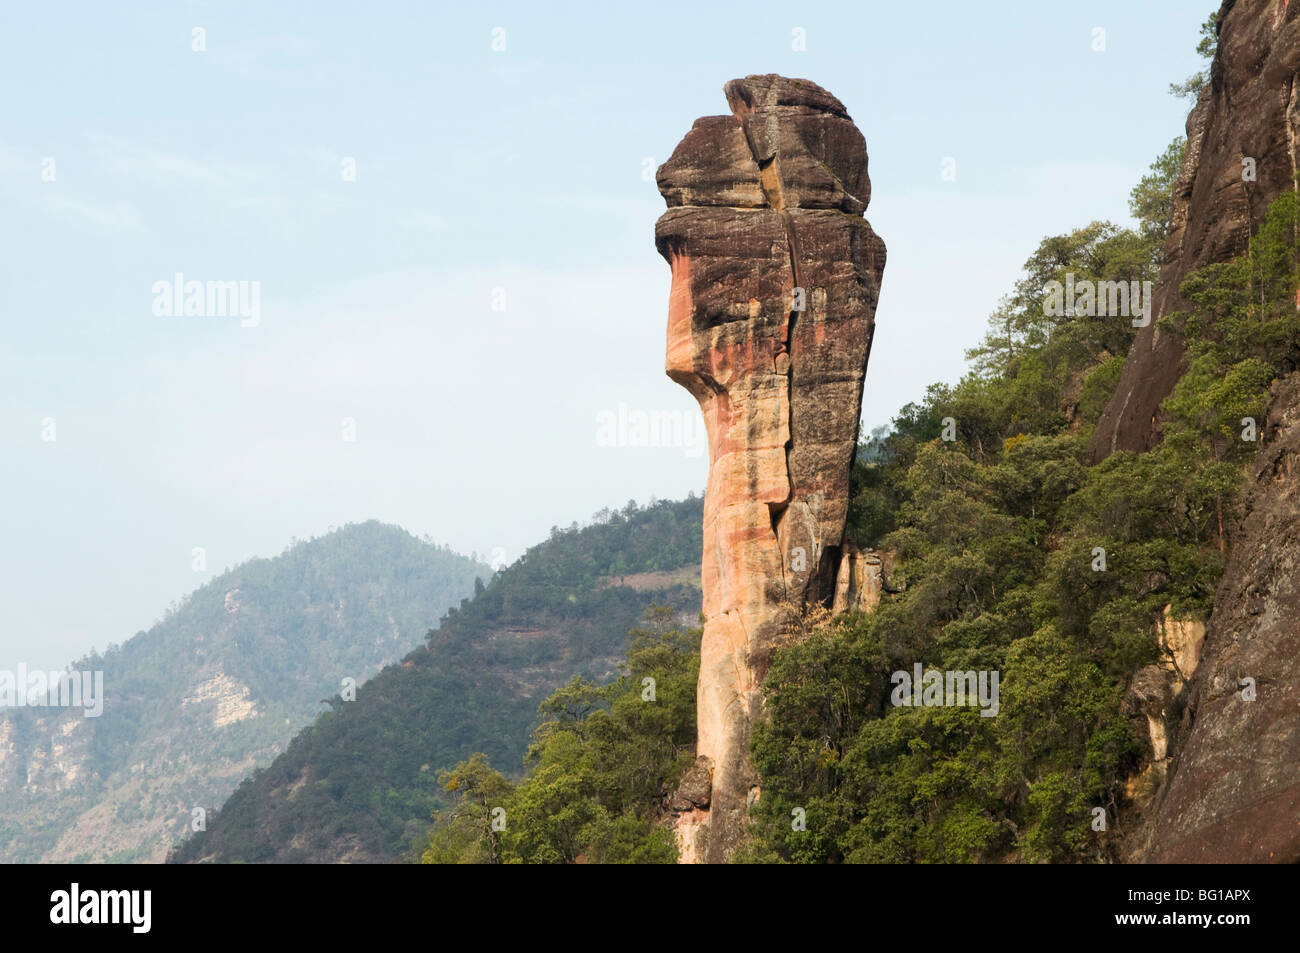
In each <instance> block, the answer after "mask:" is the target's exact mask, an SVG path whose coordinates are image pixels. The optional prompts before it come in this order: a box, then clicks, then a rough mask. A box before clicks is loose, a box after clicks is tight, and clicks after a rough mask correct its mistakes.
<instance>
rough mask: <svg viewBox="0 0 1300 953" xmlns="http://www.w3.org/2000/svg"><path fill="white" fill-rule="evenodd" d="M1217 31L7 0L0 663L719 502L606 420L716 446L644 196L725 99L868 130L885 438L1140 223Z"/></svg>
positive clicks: (1192, 13) (1070, 11) (676, 7)
mask: <svg viewBox="0 0 1300 953" xmlns="http://www.w3.org/2000/svg"><path fill="white" fill-rule="evenodd" d="M1212 5H1213V3H1212V0H1190V2H1183V0H1178V2H1173V0H1159V2H1156V0H1151V2H1135V0H1118V2H1095V0H1093V2H1089V3H1087V4H1079V3H1069V4H1067V3H1051V4H1045V3H1039V2H1025V3H1004V4H974V3H970V2H969V0H951V2H949V0H937V2H936V0H930V2H926V3H897V2H889V3H885V2H855V3H842V4H834V5H823V4H799V5H791V4H788V3H779V4H778V3H759V2H746V3H744V4H736V3H732V4H704V3H698V2H692V3H670V2H657V3H654V4H632V5H625V6H626V9H624V10H619V11H616V10H614V9H605V7H606V4H603V3H602V4H591V5H569V4H557V3H545V4H538V3H528V4H518V5H515V4H442V3H386V2H381V0H371V2H367V3H360V4H358V3H341V2H316V3H269V2H250V3H176V2H167V3H161V2H159V3H144V2H132V3H122V4H105V3H100V2H85V3H78V4H61V3H57V2H49V3H17V2H8V0H6V2H4V3H3V4H2V5H0V89H3V90H4V94H3V95H4V99H3V103H4V105H3V108H2V109H0V261H2V262H3V265H2V266H0V267H2V268H3V291H2V297H0V302H2V303H0V309H2V310H0V314H2V316H3V335H0V463H2V465H0V499H2V500H3V504H4V505H3V510H0V512H2V513H3V516H2V517H0V533H3V537H4V540H5V543H4V548H3V556H2V562H0V579H3V585H2V587H0V605H2V606H3V609H2V610H0V611H2V612H3V615H2V616H0V625H3V628H2V629H0V668H12V667H14V666H15V665H16V664H17V663H18V662H19V661H23V662H26V663H27V664H29V665H32V666H38V665H39V666H45V667H62V665H63V664H65V663H66V662H68V661H70V660H71V659H72V658H73V657H74V656H77V655H79V654H81V653H82V652H84V651H86V650H88V649H89V648H90V647H91V645H95V646H97V647H99V648H103V647H104V646H105V645H106V644H107V643H108V642H110V641H111V642H121V641H123V640H125V639H126V638H129V637H130V636H131V635H132V634H134V633H135V632H136V631H137V630H139V629H142V628H147V627H148V626H149V625H150V624H152V622H153V621H154V620H155V619H156V618H158V616H159V615H160V614H161V612H162V611H163V609H164V608H165V606H166V605H167V604H168V603H169V602H170V601H171V600H173V599H176V598H179V597H181V596H182V595H183V594H184V593H186V592H188V591H190V590H192V589H193V588H195V587H196V586H197V585H200V584H201V583H203V582H205V581H206V580H208V579H210V578H211V577H212V574H213V573H214V572H220V571H222V570H223V569H225V568H226V567H229V566H233V565H235V564H236V563H238V562H240V561H242V560H244V559H247V558H249V557H251V556H255V555H273V554H275V553H278V552H280V551H281V550H282V549H283V548H284V547H285V546H286V545H287V544H288V543H289V541H290V539H291V538H293V537H299V538H304V537H308V536H312V535H317V534H320V533H323V532H325V531H326V530H327V529H328V528H329V527H331V526H337V525H341V524H343V523H346V522H350V521H360V520H365V519H370V518H378V519H380V520H384V521H386V522H392V523H397V524H400V525H401V526H403V527H406V528H407V529H409V530H410V531H412V532H414V533H416V534H418V535H423V534H429V535H430V536H432V537H433V538H434V539H436V540H437V541H439V542H444V543H447V544H450V545H451V546H453V547H454V548H456V549H458V550H461V551H463V552H466V553H468V552H470V551H471V550H477V551H478V552H479V553H480V554H482V555H485V556H487V557H489V558H491V557H492V556H493V555H494V554H495V555H497V556H501V555H504V557H505V558H506V559H507V560H511V561H512V560H513V559H515V558H516V557H517V556H518V555H519V554H520V553H521V552H522V551H523V549H524V548H526V547H527V546H528V545H531V544H532V543H535V542H537V541H539V540H540V539H542V538H544V537H545V536H546V535H547V533H548V532H549V529H550V527H551V526H552V525H556V524H558V525H561V526H563V525H568V524H569V523H570V522H572V521H574V520H578V521H585V520H587V519H589V518H590V516H591V514H592V513H593V512H595V511H596V510H598V509H600V508H601V507H603V506H622V505H623V504H625V503H626V501H627V500H628V499H630V498H636V499H637V500H639V501H642V502H644V501H646V500H648V499H649V498H650V497H651V496H657V497H660V498H675V497H680V496H684V495H685V494H686V493H687V492H688V491H689V490H696V491H697V492H699V491H701V490H702V488H703V485H704V478H705V469H706V461H705V458H704V456H703V455H702V454H700V453H698V452H697V451H696V449H695V448H692V447H690V446H683V447H651V448H636V447H619V446H602V445H601V444H602V442H603V441H601V440H598V428H597V422H598V419H599V415H600V414H602V413H603V412H604V413H609V414H614V415H617V414H618V413H619V408H620V405H624V407H625V409H626V411H628V412H635V411H638V410H639V411H646V412H648V411H669V412H679V413H683V414H687V415H689V416H690V419H691V420H692V421H694V419H695V417H696V416H697V414H698V411H697V410H696V408H695V404H694V401H693V400H692V399H691V398H690V397H689V396H688V395H687V394H686V392H685V391H683V390H681V389H680V388H678V387H677V386H676V385H674V384H673V383H671V382H670V381H669V380H668V379H667V378H666V377H665V376H664V374H663V364H664V324H665V314H666V304H667V291H668V284H669V275H668V267H667V265H666V264H665V263H664V262H663V261H662V260H661V259H660V258H659V256H658V255H657V254H656V252H655V249H654V244H653V231H654V221H655V219H656V218H657V217H658V215H659V214H660V213H661V212H662V210H663V207H664V206H663V202H662V200H661V198H660V197H659V194H658V192H657V191H656V189H655V185H654V180H653V170H654V168H655V167H656V166H657V165H658V164H659V163H661V162H663V161H664V159H666V158H667V156H668V155H669V153H670V152H671V151H672V149H673V147H674V146H675V145H676V144H677V142H678V140H679V139H680V138H681V137H682V135H683V134H684V133H685V132H686V131H687V130H688V129H689V128H690V125H691V123H692V122H693V121H694V120H695V119H696V118H697V117H699V116H702V115H717V114H722V113H725V112H726V111H727V107H726V101H725V99H724V97H723V94H722V85H723V83H724V82H725V81H727V80H728V79H731V78H733V77H737V76H743V75H746V74H748V73H762V72H780V73H784V74H787V75H793V76H799V77H806V78H808V79H812V80H814V81H816V82H817V83H820V84H821V85H823V86H825V87H826V88H827V89H829V90H830V91H831V92H833V93H834V94H835V95H836V96H838V97H839V98H840V99H841V100H842V101H843V102H844V103H845V105H846V106H847V107H848V110H849V112H850V113H851V114H852V116H853V118H854V119H855V120H856V122H857V124H858V125H859V127H860V128H861V129H862V130H863V132H864V134H865V135H866V138H867V147H868V150H869V152H870V172H871V179H872V199H871V206H870V208H869V209H868V210H867V217H868V219H869V220H870V221H871V223H872V225H873V227H874V228H875V230H876V231H877V232H878V233H879V234H880V235H881V236H882V237H883V238H884V240H885V242H886V244H887V245H888V248H889V259H888V264H887V266H886V269H885V274H884V281H883V288H882V296H881V300H880V307H879V311H878V312H877V315H876V320H877V333H876V338H875V344H874V349H873V352H872V355H871V362H870V369H869V371H868V375H867V385H866V398H865V406H864V412H863V418H864V423H865V424H866V426H868V427H872V426H876V425H878V424H882V423H886V422H887V421H888V420H889V419H890V417H891V416H892V415H893V414H894V413H895V412H896V411H897V410H898V408H899V407H900V406H901V405H902V404H904V403H906V402H907V401H909V400H913V399H916V398H918V397H920V396H921V395H922V394H923V392H924V389H925V386H926V385H927V384H928V383H930V382H932V381H935V380H946V381H952V380H955V379H956V378H957V377H959V376H960V374H961V373H962V371H963V368H964V361H963V357H962V355H963V351H964V350H965V349H966V348H968V347H970V346H971V345H973V344H975V343H976V342H977V341H978V340H979V339H980V337H981V336H982V333H983V329H984V322H985V317H986V315H987V314H988V313H989V312H990V311H991V310H992V308H993V307H994V306H995V304H996V302H997V299H998V297H999V296H1000V295H1002V294H1003V293H1005V292H1006V291H1007V290H1009V289H1010V287H1011V285H1012V283H1013V282H1014V281H1015V280H1016V278H1017V276H1018V272H1019V269H1020V266H1021V265H1022V264H1023V262H1024V261H1025V259H1026V258H1027V257H1028V256H1029V254H1030V253H1031V252H1032V251H1033V249H1034V247H1035V246H1036V245H1037V242H1038V240H1039V239H1040V238H1041V237H1042V236H1043V235H1045V234H1048V233H1053V232H1059V231H1064V230H1068V229H1070V228H1073V227H1076V226H1079V225H1082V224H1085V223H1086V222H1088V221H1090V220H1093V219H1102V218H1109V219H1111V220H1113V221H1116V222H1127V221H1128V220H1129V219H1128V213H1127V204H1126V203H1127V195H1128V191H1129V189H1130V188H1131V187H1132V185H1133V184H1134V183H1135V182H1136V181H1137V179H1138V178H1139V177H1140V176H1141V175H1142V174H1143V173H1144V172H1145V170H1146V167H1147V165H1148V164H1149V163H1150V162H1151V161H1152V160H1153V159H1154V158H1155V156H1156V155H1157V154H1158V153H1159V152H1160V151H1161V150H1162V149H1163V148H1164V147H1165V145H1166V144H1167V143H1168V142H1169V140H1170V139H1172V138H1173V137H1174V136H1176V135H1180V134H1181V133H1182V130H1183V121H1184V116H1185V112H1186V104H1184V103H1182V102H1180V101H1178V100H1176V99H1174V98H1173V97H1171V96H1169V95H1168V93H1167V86H1168V84H1169V83H1170V82H1172V81H1175V80H1181V79H1183V78H1184V77H1185V76H1186V75H1187V74H1189V73H1191V72H1193V71H1194V70H1195V69H1197V68H1199V66H1200V62H1199V61H1198V58H1197V57H1196V54H1195V52H1194V47H1195V45H1196V41H1197V29H1198V27H1199V25H1200V23H1201V21H1202V20H1203V19H1204V18H1205V15H1206V14H1207V13H1208V12H1209V9H1210V7H1211V6H1212ZM471 7H472V8H473V9H470V8H471ZM593 8H595V9H594V10H593ZM195 28H202V31H203V32H202V33H201V34H196V33H195V32H194V31H195ZM497 28H500V30H503V31H504V32H495V33H494V30H497ZM1095 28H1101V29H1103V30H1104V31H1105V36H1104V39H1105V49H1104V51H1094V50H1093V46H1094V35H1095V34H1094V29H1095ZM797 29H798V30H801V31H802V36H803V37H804V40H805V46H806V49H805V50H803V51H797V50H795V49H793V46H794V45H795V40H796V38H797V34H796V33H795V31H796V30H797ZM200 39H201V41H202V42H201V43H200V42H199V40H200ZM494 41H495V42H496V45H498V46H500V45H502V41H504V49H503V50H494V49H493V45H494ZM195 45H203V46H205V49H203V50H197V51H196V50H195V49H194V46H195ZM945 157H952V158H954V159H955V160H956V163H957V164H956V172H957V174H956V179H955V181H951V182H949V181H943V180H941V177H940V170H941V163H942V161H943V160H944V158H945ZM50 160H52V161H50ZM349 160H351V162H349ZM351 163H354V165H353V164H351ZM351 169H355V176H354V180H349V175H348V173H349V171H350V170H351ZM178 272H179V273H181V274H182V275H183V276H184V280H186V281H191V280H198V281H214V282H215V281H244V282H250V283H251V282H257V283H259V284H258V287H259V290H260V300H259V302H258V304H259V306H260V307H259V311H258V315H257V317H258V321H257V323H256V325H255V326H252V325H253V321H252V319H251V318H244V319H242V320H241V317H240V316H239V315H238V314H235V315H227V316H215V315H205V316H197V315H190V316H188V317H187V316H184V315H183V314H182V315H179V316H167V315H166V314H159V313H157V312H158V311H159V310H162V307H163V306H162V305H159V304H158V300H159V299H158V297H157V295H156V293H155V284H156V283H158V282H171V281H172V280H173V276H174V275H175V274H176V273H178ZM247 287H248V288H249V289H250V290H251V288H252V285H251V284H250V285H248V286H247ZM250 304H251V302H250ZM494 305H495V306H496V307H494ZM502 306H504V310H501V308H502ZM247 313H248V314H250V315H251V308H250V310H249V312H247ZM246 325H248V326H246ZM345 418H347V419H349V420H351V421H353V422H354V424H353V425H354V427H355V430H354V431H348V430H347V429H346V428H347V426H348V425H347V424H345ZM349 435H351V436H354V437H355V439H352V440H348V439H345V437H346V436H349ZM51 437H53V439H49V438H51ZM195 547H202V548H203V549H204V550H205V553H206V566H207V571H195V570H194V568H193V552H194V549H195ZM431 621H432V620H431Z"/></svg>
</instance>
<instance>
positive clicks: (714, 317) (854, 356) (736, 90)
mask: <svg viewBox="0 0 1300 953" xmlns="http://www.w3.org/2000/svg"><path fill="white" fill-rule="evenodd" d="M725 92H726V97H727V102H728V105H729V106H730V107H731V110H732V113H731V115H728V116H709V117H705V118H703V119H699V120H697V121H696V123H695V124H694V126H693V127H692V128H691V131H690V132H689V133H687V135H686V137H685V138H684V139H683V140H682V141H681V143H680V144H679V145H678V147H677V149H676V150H675V151H674V152H673V155H672V157H671V158H670V159H669V160H668V162H666V163H665V164H664V165H663V166H662V167H661V168H660V169H659V174H658V184H659V191H660V192H661V193H662V194H663V196H664V199H665V200H666V202H667V204H668V207H669V208H668V211H667V212H666V213H665V214H664V215H663V216H662V217H661V218H660V219H659V222H658V224H657V225H656V227H655V244H656V247H657V248H658V249H659V252H660V254H662V255H663V256H664V258H665V259H666V260H667V261H668V264H669V265H670V267H671V269H672V286H671V291H670V297H669V308H668V356H667V365H666V369H667V372H668V375H669V376H670V377H671V378H672V379H673V380H675V381H677V382H678V383H679V384H681V385H682V386H683V387H685V388H686V389H687V390H689V391H690V392H691V393H692V394H694V395H695V397H696V399H697V400H698V401H699V403H700V408H701V410H702V411H703V414H704V421H705V426H706V429H707V431H708V434H709V462H710V465H709V480H708V487H707V491H706V495H705V504H704V559H703V570H702V578H703V588H704V614H705V626H704V637H703V643H702V646H701V659H700V682H699V693H698V706H699V712H698V719H699V743H698V748H697V753H698V755H699V760H698V761H697V764H696V767H695V769H693V771H692V772H691V774H690V775H689V784H684V786H683V791H679V793H678V800H683V798H684V800H685V801H686V802H687V803H686V804H685V805H683V806H685V807H688V808H689V809H688V810H685V811H684V812H683V813H682V814H681V815H680V817H679V822H678V831H679V834H680V836H681V841H682V848H683V857H684V859H685V860H688V861H696V860H700V861H709V862H720V861H725V860H726V859H727V858H728V857H729V856H730V853H731V851H732V850H733V849H734V847H735V846H736V844H737V842H738V840H739V839H740V837H741V835H742V834H743V828H744V821H745V816H746V811H747V807H748V804H749V803H750V801H751V800H752V799H753V798H755V797H757V796H758V789H757V778H756V776H755V775H754V772H753V770H752V768H751V767H750V765H749V759H748V748H749V738H750V729H751V726H752V724H753V721H754V719H755V718H756V717H757V716H758V714H759V709H760V705H761V693H760V685H761V682H762V678H763V675H764V674H765V671H766V668H767V665H768V662H769V660H770V656H771V652H772V650H773V648H774V647H775V646H776V645H777V644H778V643H779V642H780V640H781V639H782V637H783V636H784V635H785V634H786V633H787V632H788V628H789V623H790V620H791V619H792V618H794V616H795V615H796V614H797V613H798V612H800V611H801V610H803V609H804V608H807V607H811V606H817V605H821V606H824V607H825V608H827V609H834V610H840V609H843V608H847V607H848V606H849V605H851V604H862V603H865V602H868V601H869V600H870V599H871V598H872V596H873V593H878V591H879V586H878V584H876V583H874V582H873V581H872V580H873V579H874V578H878V572H876V573H875V574H874V575H873V573H872V570H873V569H876V570H878V561H877V562H876V563H872V562H871V561H870V559H869V558H863V557H864V554H857V553H850V552H847V551H846V547H845V546H844V538H843V537H844V522H845V518H846V516H847V510H848V502H849V471H850V468H851V466H852V461H853V455H854V451H855V447H856V441H857V429H858V419H859V416H860V413H861V405H862V383H863V378H864V376H865V374H866V367H867V355H868V352H869V351H870V348H871V337H872V332H873V330H874V315H875V309H876V301H877V298H878V296H879V288H880V277H881V273H882V271H883V269H884V265H885V246H884V243H883V242H882V241H881V240H880V238H879V237H877V236H876V234H875V233H874V232H873V231H872V230H871V226H870V225H869V224H867V222H866V220H865V219H864V218H863V217H862V216H863V212H864V211H865V209H866V206H867V202H868V200H869V198H870V192H871V186H870V180H869V179H868V177H867V152H866V143H865V142H864V140H863V137H862V134H861V133H860V132H859V131H858V129H857V127H856V126H855V125H854V124H853V121H852V120H851V119H850V118H849V115H848V113H847V112H846V110H845V108H844V106H843V104H842V103H840V101H839V100H837V99H836V98H835V97H834V96H832V95H830V94H829V93H828V92H826V91H825V90H823V89H822V88H821V87H819V86H817V85H815V84H813V83H810V82H808V81H806V80H795V79H786V78H784V77H781V76H774V75H766V76H749V77H746V78H745V79H743V80H733V81H731V82H730V83H727V85H726V87H725ZM837 590H839V593H840V596H839V598H836V594H837ZM710 774H711V784H710V783H709V781H710ZM687 788H689V789H690V790H689V792H688V791H687V790H686V789H687ZM686 795H689V796H686Z"/></svg>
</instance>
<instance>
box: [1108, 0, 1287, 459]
mask: <svg viewBox="0 0 1300 953" xmlns="http://www.w3.org/2000/svg"><path fill="white" fill-rule="evenodd" d="M1220 17H1221V20H1220V24H1219V52H1218V55H1217V56H1216V57H1215V58H1214V62H1213V64H1212V65H1211V69H1210V82H1209V84H1208V85H1207V86H1206V88H1205V89H1204V90H1203V91H1202V93H1201V96H1200V99H1199V101H1198V102H1197V104H1196V108H1195V109H1193V110H1192V112H1191V115H1189V116H1188V117H1187V151H1186V153H1185V155H1184V157H1183V165H1182V169H1181V171H1180V174H1179V176H1178V182H1177V183H1176V184H1175V186H1174V204H1173V215H1172V220H1171V229H1170V232H1169V235H1168V237H1167V238H1166V240H1165V249H1164V263H1163V264H1162V266H1161V268H1160V278H1159V281H1158V282H1157V283H1156V288H1155V300H1154V302H1153V306H1152V321H1151V323H1150V324H1149V325H1148V326H1147V327H1145V328H1143V329H1142V330H1141V331H1139V332H1138V335H1137V338H1136V339H1135V340H1134V342H1133V346H1132V348H1131V349H1130V350H1129V354H1128V359H1127V360H1126V361H1125V362H1124V370H1123V372H1122V373H1121V374H1120V379H1119V385H1118V386H1117V387H1116V389H1115V395H1114V397H1112V398H1111V401H1110V404H1109V405H1108V406H1107V408H1106V410H1105V411H1104V412H1103V413H1102V416H1101V419H1100V421H1099V422H1098V424H1097V430H1096V432H1095V434H1094V435H1093V442H1092V453H1093V458H1094V459H1095V460H1100V459H1102V458H1103V457H1105V456H1107V455H1108V454H1110V453H1113V452H1114V451H1116V450H1146V449H1149V448H1150V447H1151V446H1152V445H1153V444H1154V443H1155V441H1156V439H1157V436H1158V429H1159V420H1158V415H1159V411H1160V403H1161V401H1163V400H1164V399H1165V398H1166V397H1167V396H1169V393H1170V392H1171V391H1172V390H1173V387H1174V385H1175V384H1176V383H1177V382H1178V378H1179V376H1180V375H1181V363H1182V358H1183V349H1184V345H1183V341H1182V340H1181V339H1180V338H1179V337H1178V335H1176V334H1173V333H1171V332H1167V331H1159V330H1158V329H1157V327H1156V322H1157V321H1158V320H1159V319H1160V318H1161V317H1162V316H1163V315H1166V314H1170V313H1172V312H1175V311H1179V310H1183V309H1185V308H1186V307H1187V302H1186V301H1185V300H1184V299H1183V298H1182V296H1181V295H1179V293H1178V286H1179V285H1180V284H1181V283H1182V281H1183V279H1184V278H1186V277H1187V276H1188V274H1190V273H1191V272H1192V271H1194V270H1196V269H1197V268H1200V267H1202V266H1204V265H1207V264H1211V263H1213V262H1219V261H1226V260H1227V259H1229V258H1231V257H1233V256H1235V255H1237V254H1240V253H1241V252H1243V251H1245V249H1246V244H1247V242H1248V240H1249V238H1250V235H1251V232H1252V230H1253V228H1254V227H1255V226H1256V225H1258V224H1259V222H1260V221H1261V220H1262V219H1263V217H1264V211H1265V209H1267V207H1268V205H1269V203H1270V202H1272V201H1273V199H1275V198H1277V196H1278V195H1279V194H1280V193H1281V192H1282V190H1283V189H1289V188H1292V187H1293V183H1294V178H1293V177H1294V175H1295V173H1296V171H1297V158H1300V156H1298V154H1297V135H1298V134H1300V84H1298V83H1297V82H1296V75H1297V72H1298V71H1300V4H1297V3H1292V2H1290V0H1227V2H1225V3H1224V4H1223V7H1222V8H1221V10H1220ZM1243 160H1251V161H1250V162H1245V163H1243ZM1248 169H1249V170H1250V171H1252V172H1253V175H1251V174H1247V175H1245V176H1243V171H1246V170H1248Z"/></svg>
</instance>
